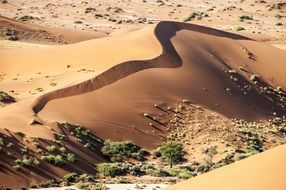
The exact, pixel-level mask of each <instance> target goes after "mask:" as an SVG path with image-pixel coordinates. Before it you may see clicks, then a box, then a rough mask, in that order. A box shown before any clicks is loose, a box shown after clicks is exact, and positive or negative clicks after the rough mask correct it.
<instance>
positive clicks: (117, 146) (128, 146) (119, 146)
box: [101, 140, 140, 162]
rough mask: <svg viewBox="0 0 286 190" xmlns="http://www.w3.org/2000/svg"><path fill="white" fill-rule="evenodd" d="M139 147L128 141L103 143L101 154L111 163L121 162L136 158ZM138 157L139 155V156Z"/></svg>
mask: <svg viewBox="0 0 286 190" xmlns="http://www.w3.org/2000/svg"><path fill="white" fill-rule="evenodd" d="M139 150H140V147H139V146H137V145H136V144H133V143H132V142H129V141H124V142H113V141H110V140H107V141H105V143H104V146H103V148H102V149H101V151H102V153H103V154H104V155H106V156H109V157H110V159H111V161H113V162H122V161H123V160H125V159H127V158H131V157H135V158H136V156H135V155H136V154H135V153H138V151H139ZM139 156H140V155H139Z"/></svg>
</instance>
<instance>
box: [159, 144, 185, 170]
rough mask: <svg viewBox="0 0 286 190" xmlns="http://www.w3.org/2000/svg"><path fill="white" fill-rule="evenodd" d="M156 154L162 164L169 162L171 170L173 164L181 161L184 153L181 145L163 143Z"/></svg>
mask: <svg viewBox="0 0 286 190" xmlns="http://www.w3.org/2000/svg"><path fill="white" fill-rule="evenodd" d="M158 152H159V154H160V155H161V159H162V161H164V162H169V164H170V167H171V168H172V166H173V164H175V163H178V162H180V161H182V160H183V156H184V152H183V145H182V144H181V143H178V142H175V141H167V142H164V143H163V144H162V145H161V146H160V147H159V148H158Z"/></svg>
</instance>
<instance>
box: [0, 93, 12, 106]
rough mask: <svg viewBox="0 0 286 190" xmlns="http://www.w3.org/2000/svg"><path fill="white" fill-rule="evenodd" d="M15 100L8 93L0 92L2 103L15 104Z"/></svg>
mask: <svg viewBox="0 0 286 190" xmlns="http://www.w3.org/2000/svg"><path fill="white" fill-rule="evenodd" d="M14 101H15V99H14V98H13V97H12V96H10V95H9V94H7V93H6V92H3V91H0V102H4V103H9V102H14Z"/></svg>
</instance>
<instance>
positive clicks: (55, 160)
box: [41, 155, 65, 165]
mask: <svg viewBox="0 0 286 190" xmlns="http://www.w3.org/2000/svg"><path fill="white" fill-rule="evenodd" d="M41 160H43V161H46V162H49V163H51V164H55V165H63V164H64V163H65V161H64V159H63V157H62V156H61V155H56V156H54V155H45V156H41Z"/></svg>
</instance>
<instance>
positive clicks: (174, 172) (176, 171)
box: [167, 168, 193, 179]
mask: <svg viewBox="0 0 286 190" xmlns="http://www.w3.org/2000/svg"><path fill="white" fill-rule="evenodd" d="M167 172H168V173H169V174H170V175H171V176H173V177H178V178H180V179H189V178H191V177H193V174H192V172H190V171H189V170H188V169H186V168H170V169H168V170H167Z"/></svg>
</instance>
